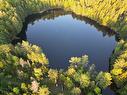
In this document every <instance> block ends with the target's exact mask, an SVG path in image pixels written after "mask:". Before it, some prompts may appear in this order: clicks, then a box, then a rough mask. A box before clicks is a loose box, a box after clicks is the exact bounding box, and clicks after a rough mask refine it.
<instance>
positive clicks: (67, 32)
mask: <svg viewBox="0 0 127 95" xmlns="http://www.w3.org/2000/svg"><path fill="white" fill-rule="evenodd" d="M19 36H20V38H21V40H22V39H23V40H27V41H29V42H30V43H32V44H36V45H38V46H40V47H41V48H42V50H43V52H44V53H45V54H46V56H47V58H48V59H49V66H50V67H52V68H57V69H61V68H62V69H66V68H67V66H68V65H69V59H70V58H71V57H75V56H77V57H78V56H79V57H80V56H82V55H85V54H86V55H88V56H89V64H95V66H96V70H97V71H108V70H109V60H110V56H111V54H112V52H113V50H114V48H115V45H116V42H117V37H116V33H115V32H114V31H112V30H111V29H109V28H107V27H104V26H101V25H99V24H98V23H96V22H95V21H92V20H90V19H88V18H86V17H82V16H78V15H75V14H73V13H70V12H64V11H46V12H44V13H43V14H35V15H31V16H28V17H27V18H26V21H25V23H24V27H23V30H22V32H21V33H20V34H19ZM14 42H16V41H14ZM103 94H104V95H114V93H113V91H111V90H110V89H109V88H107V89H106V90H105V91H103Z"/></svg>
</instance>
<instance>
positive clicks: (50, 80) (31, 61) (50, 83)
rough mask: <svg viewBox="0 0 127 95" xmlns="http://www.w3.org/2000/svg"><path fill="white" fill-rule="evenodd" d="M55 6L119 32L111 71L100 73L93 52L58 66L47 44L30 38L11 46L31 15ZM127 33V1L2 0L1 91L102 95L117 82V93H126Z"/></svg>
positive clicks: (26, 94)
mask: <svg viewBox="0 0 127 95" xmlns="http://www.w3.org/2000/svg"><path fill="white" fill-rule="evenodd" d="M55 8H60V9H63V10H65V11H68V12H73V13H74V14H76V15H79V16H85V17H88V18H89V19H91V20H93V21H95V22H96V23H98V24H100V25H103V26H106V27H108V28H110V29H112V30H113V31H116V32H117V33H118V34H119V35H120V38H121V39H120V41H119V42H117V45H116V47H115V48H114V51H113V53H112V55H111V61H110V68H109V71H106V72H105V71H100V72H98V71H96V69H95V68H94V67H95V65H94V64H93V65H90V64H88V63H89V57H88V55H83V56H81V57H73V56H72V57H71V58H70V60H68V61H69V66H68V68H67V69H60V70H58V69H53V68H50V67H49V61H48V58H47V57H46V55H45V53H44V52H43V48H40V47H39V46H37V45H33V44H31V43H30V42H27V41H22V42H21V43H17V44H15V45H13V44H12V41H13V40H14V39H15V38H16V37H17V35H18V34H19V33H20V32H21V30H22V28H23V23H24V22H25V18H26V17H27V16H29V15H32V14H36V13H41V12H44V11H46V10H51V9H55ZM35 32H36V31H35ZM126 32H127V1H126V0H0V95H103V94H102V90H103V89H106V88H107V87H109V86H112V85H113V86H114V85H115V87H114V88H113V90H114V92H115V93H116V95H127V42H126V37H127V33H126ZM101 64H103V63H101Z"/></svg>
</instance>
